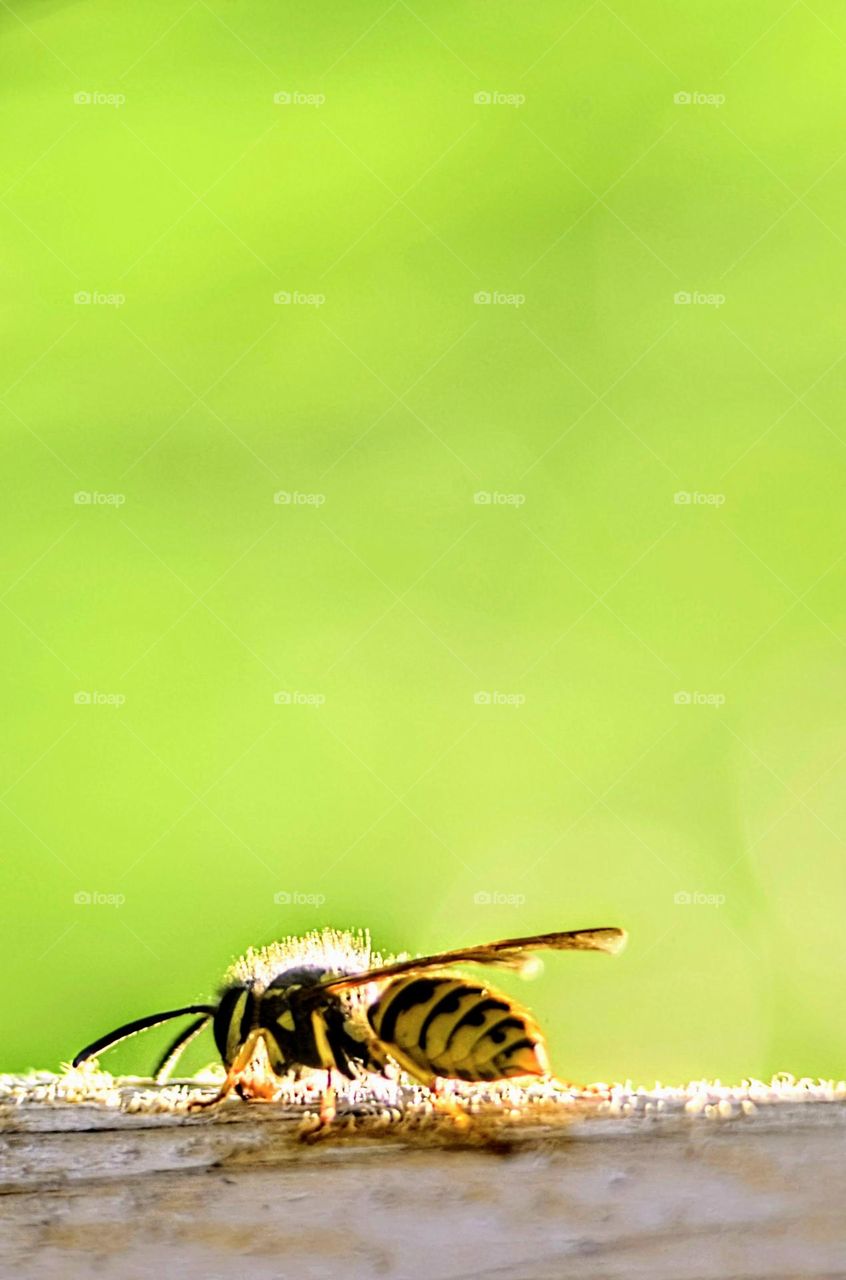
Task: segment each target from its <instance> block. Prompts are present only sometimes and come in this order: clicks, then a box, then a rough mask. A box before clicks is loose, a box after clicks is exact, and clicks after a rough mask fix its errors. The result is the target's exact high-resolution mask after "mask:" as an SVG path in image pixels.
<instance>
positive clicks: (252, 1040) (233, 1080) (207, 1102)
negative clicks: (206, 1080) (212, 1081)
mask: <svg viewBox="0 0 846 1280" xmlns="http://www.w3.org/2000/svg"><path fill="white" fill-rule="evenodd" d="M263 1034H264V1033H263V1032H262V1031H261V1029H259V1030H257V1031H251V1032H250V1034H249V1036H248V1037H247V1039H246V1040H245V1041H244V1043H243V1045H242V1046H241V1048H240V1049H239V1050H238V1053H237V1055H236V1057H235V1061H234V1062H233V1063H232V1066H231V1067H230V1068H229V1070H228V1071H227V1073H226V1079H225V1080H224V1082H223V1084H222V1085H221V1086H220V1088H219V1089H218V1091H217V1093H216V1094H215V1095H214V1097H213V1098H198V1099H196V1101H192V1102H189V1103H188V1110H189V1111H205V1110H206V1108H207V1107H216V1106H217V1105H218V1103H220V1102H223V1100H224V1099H225V1098H228V1096H229V1094H230V1093H231V1092H232V1090H233V1089H234V1088H235V1086H236V1085H237V1084H238V1083H239V1081H240V1078H241V1076H242V1074H243V1073H244V1071H246V1069H247V1067H248V1066H249V1065H250V1063H251V1062H252V1060H253V1056H254V1054H255V1051H256V1045H257V1044H258V1041H259V1040H260V1039H261V1038H262V1036H263Z"/></svg>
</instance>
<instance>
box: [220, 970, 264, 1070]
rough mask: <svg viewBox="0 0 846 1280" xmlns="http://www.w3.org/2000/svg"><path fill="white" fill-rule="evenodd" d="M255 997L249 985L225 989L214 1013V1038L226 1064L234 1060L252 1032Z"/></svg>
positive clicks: (228, 1064)
mask: <svg viewBox="0 0 846 1280" xmlns="http://www.w3.org/2000/svg"><path fill="white" fill-rule="evenodd" d="M253 1003H254V998H253V995H252V993H251V992H250V991H249V990H248V988H247V987H244V986H238V987H229V988H228V989H227V990H226V991H224V993H223V995H222V996H221V999H220V1004H219V1005H218V1007H217V1013H216V1014H215V1015H214V1039H215V1044H216V1045H217V1051H218V1053H219V1054H220V1056H221V1058H222V1059H223V1061H224V1063H225V1064H226V1066H227V1067H228V1066H230V1064H231V1063H232V1062H233V1061H234V1059H235V1055H236V1053H237V1052H238V1048H239V1046H240V1045H242V1044H243V1043H244V1041H245V1040H246V1038H247V1036H248V1035H249V1033H250V1030H251V1028H252V1022H253Z"/></svg>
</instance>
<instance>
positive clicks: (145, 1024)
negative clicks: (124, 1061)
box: [71, 1004, 216, 1067]
mask: <svg viewBox="0 0 846 1280" xmlns="http://www.w3.org/2000/svg"><path fill="white" fill-rule="evenodd" d="M215 1011H216V1006H215V1005H212V1004H186V1005H185V1007H184V1008H182V1009H168V1010H166V1011H165V1012H164V1013H151V1014H149V1015H148V1016H147V1017H146V1018H136V1019H135V1021H134V1022H126V1023H124V1025H123V1026H122V1027H116V1028H115V1030H114V1031H110V1032H109V1033H108V1035H105V1036H101V1037H100V1039H99V1040H95V1041H93V1043H92V1044H89V1045H86V1046H85V1048H84V1049H80V1051H79V1053H78V1054H77V1055H76V1057H75V1058H74V1060H73V1062H72V1063H71V1066H74V1067H79V1066H81V1065H82V1063H83V1062H87V1061H88V1059H89V1058H96V1057H97V1055H98V1054H99V1053H102V1051H103V1050H104V1049H111V1047H112V1045H113V1044H120V1042H121V1040H128V1039H129V1037H130V1036H134V1035H137V1034H138V1032H139V1031H146V1030H147V1029H148V1028H149V1027H157V1026H158V1025H159V1023H161V1022H169V1021H170V1020H171V1018H181V1017H182V1016H183V1014H186V1013H203V1014H205V1015H206V1016H207V1017H211V1016H212V1014H213V1013H215Z"/></svg>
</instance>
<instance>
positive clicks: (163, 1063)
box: [153, 1013, 211, 1084]
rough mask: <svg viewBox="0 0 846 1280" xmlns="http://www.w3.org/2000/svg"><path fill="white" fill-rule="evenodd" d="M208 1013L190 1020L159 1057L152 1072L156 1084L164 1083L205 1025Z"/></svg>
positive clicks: (209, 1015)
mask: <svg viewBox="0 0 846 1280" xmlns="http://www.w3.org/2000/svg"><path fill="white" fill-rule="evenodd" d="M210 1017H211V1014H210V1013H204V1014H202V1015H201V1016H200V1017H199V1018H198V1019H197V1020H196V1022H191V1023H189V1024H188V1026H187V1027H186V1028H185V1030H184V1031H180V1033H179V1035H178V1036H177V1037H176V1039H175V1040H173V1041H172V1042H171V1044H170V1046H169V1047H168V1048H167V1049H166V1050H165V1052H164V1053H163V1054H162V1056H161V1058H160V1059H159V1062H158V1065H157V1067H156V1069H155V1071H154V1072H153V1079H154V1080H155V1082H156V1084H164V1082H165V1080H167V1078H168V1076H169V1075H170V1073H171V1071H172V1070H173V1068H174V1067H175V1066H176V1064H177V1062H178V1061H179V1059H180V1058H181V1057H182V1054H183V1053H184V1052H185V1050H186V1049H187V1048H188V1046H189V1044H190V1043H191V1041H192V1040H193V1039H194V1037H195V1036H198V1035H199V1034H200V1032H201V1031H202V1030H203V1028H204V1027H205V1026H206V1024H207V1022H208V1020H209V1018H210Z"/></svg>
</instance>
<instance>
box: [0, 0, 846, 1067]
mask: <svg viewBox="0 0 846 1280" xmlns="http://www.w3.org/2000/svg"><path fill="white" fill-rule="evenodd" d="M0 54H2V66H3V83H4V86H5V88H4V90H3V95H2V112H3V121H4V136H5V140H6V141H5V146H4V147H3V151H2V160H0V166H2V167H1V168H0V187H2V193H3V194H2V200H0V225H2V246H3V247H2V250H1V251H0V253H2V272H3V289H2V308H3V318H2V352H3V356H2V360H3V366H4V368H3V375H2V392H3V394H2V402H0V414H1V415H2V450H3V469H2V476H3V502H2V521H3V526H4V528H3V536H2V581H1V582H0V587H1V588H2V600H3V605H4V608H3V609H2V610H0V628H1V629H2V643H3V647H4V652H5V661H4V663H3V685H4V689H3V707H4V712H5V715H4V721H5V731H4V733H3V735H2V752H3V763H4V770H3V773H4V778H5V782H4V786H3V790H4V794H3V798H2V806H0V831H2V850H3V857H2V883H1V884H0V891H2V900H3V907H4V910H3V919H4V934H5V946H4V959H3V973H4V981H3V990H4V999H5V1002H6V1008H5V1011H4V1017H3V1026H4V1040H5V1051H4V1056H3V1062H2V1064H0V1065H2V1067H3V1069H5V1070H17V1069H22V1068H26V1067H28V1066H30V1065H35V1066H54V1065H56V1064H57V1063H58V1062H59V1061H60V1060H62V1059H67V1058H68V1057H70V1056H71V1055H72V1054H73V1052H74V1051H75V1050H76V1049H78V1048H79V1047H80V1045H81V1044H83V1043H84V1042H85V1041H87V1040H88V1039H91V1038H93V1037H94V1036H95V1035H97V1034H98V1033H100V1032H103V1031H105V1030H107V1029H108V1028H109V1027H110V1026H113V1025H115V1024H117V1023H119V1022H121V1021H123V1020H125V1019H127V1018H130V1017H133V1016H137V1015H140V1014H143V1013H147V1012H150V1011H153V1010H155V1009H157V1008H161V1007H168V1006H172V1005H174V1004H177V1003H181V1002H183V1001H186V1000H192V999H196V998H198V997H203V996H204V995H207V994H209V993H211V992H212V991H214V989H215V987H216V985H217V982H218V980H219V977H220V975H221V974H222V972H223V970H224V969H225V968H226V966H227V964H228V963H229V961H230V960H231V958H232V957H233V956H234V955H236V954H237V953H239V952H240V951H241V950H243V949H244V948H245V947H246V946H247V945H249V944H259V943H263V942H267V941H269V940H270V939H272V938H274V937H278V936H280V935H284V934H287V933H297V932H301V931H303V930H305V929H307V928H310V927H314V926H317V925H322V924H325V923H328V924H335V925H359V924H360V925H369V927H370V928H371V930H372V931H373V933H374V935H375V938H376V940H377V942H378V943H380V944H382V945H383V946H384V947H385V948H386V949H396V950H401V949H407V950H411V951H425V950H431V949H435V948H441V947H443V946H454V945H458V944H461V943H471V942H478V941H481V940H487V939H492V938H496V937H501V936H507V935H510V934H519V933H530V932H535V931H539V930H540V931H545V930H551V929H557V928H567V927H575V926H590V925H604V924H621V925H625V926H626V927H628V929H629V930H630V932H631V942H630V946H629V949H628V951H627V952H626V953H625V954H624V955H623V956H622V957H621V958H620V959H618V960H616V961H613V962H612V961H609V960H607V959H605V958H604V957H597V956H560V957H552V958H551V959H549V960H548V961H547V963H546V966H545V969H544V973H543V975H542V976H541V977H539V978H537V979H536V980H535V982H534V983H533V984H532V985H531V986H524V985H523V984H521V983H520V982H519V980H516V979H515V980H514V981H513V982H509V981H508V980H507V979H505V980H503V985H505V986H508V987H509V989H511V990H513V991H515V992H519V993H520V994H521V995H522V996H523V997H524V998H526V999H527V1000H528V1001H529V1002H530V1003H531V1005H532V1007H533V1008H534V1009H535V1011H536V1013H537V1014H538V1016H539V1017H540V1019H541V1020H542V1022H543V1023H544V1025H546V1026H547V1027H548V1028H549V1033H550V1040H551V1048H552V1053H553V1060H554V1063H555V1065H556V1067H557V1069H558V1071H559V1073H560V1074H561V1075H562V1076H565V1077H567V1076H569V1077H570V1078H575V1079H584V1080H594V1079H609V1078H612V1079H619V1078H625V1077H627V1076H629V1077H632V1078H635V1079H636V1080H640V1081H646V1082H651V1081H652V1080H653V1079H655V1078H656V1077H659V1078H661V1079H663V1080H665V1081H668V1082H675V1081H680V1080H683V1079H686V1078H690V1077H699V1076H721V1077H722V1078H723V1079H730V1078H740V1077H742V1076H744V1075H748V1074H755V1075H759V1076H767V1075H768V1074H769V1073H771V1072H773V1071H775V1070H778V1069H789V1070H792V1071H795V1072H797V1073H811V1074H822V1075H832V1074H833V1075H842V1072H843V1069H844V1068H843V1061H844V1050H846V1031H844V1029H843V1023H842V1019H841V1017H840V1009H841V1007H842V1003H843V997H844V993H846V983H844V976H843V961H844V956H846V944H844V928H843V916H844V905H846V860H844V839H843V836H844V801H843V788H842V777H843V772H844V753H846V733H844V717H843V696H844V667H843V640H842V639H841V638H840V634H838V633H840V632H841V631H842V628H841V624H842V621H843V614H844V593H843V584H844V572H845V571H846V567H845V565H844V560H843V559H842V557H843V554H844V550H843V532H844V528H843V526H844V502H843V480H844V467H843V463H844V439H843V436H842V431H843V410H842V404H843V396H844V390H846V361H845V360H844V358H843V357H844V320H846V301H845V300H846V287H844V285H846V255H844V248H846V241H845V240H844V213H846V163H844V150H843V148H844V141H843V129H842V121H843V118H844V110H846V76H844V67H846V13H844V10H843V6H842V4H839V3H835V2H834V0H813V3H812V4H811V3H805V2H804V0H801V2H800V3H798V4H794V5H792V6H790V7H783V6H782V4H781V3H779V4H771V3H762V2H760V0H755V2H751V3H748V4H745V5H743V6H739V5H737V4H736V3H729V0H721V2H716V0H714V2H711V3H703V2H699V3H696V2H694V3H691V4H685V5H684V6H679V5H677V4H674V3H672V2H671V0H637V2H635V0H614V3H613V4H606V3H604V0H597V2H595V3H591V2H590V0H572V2H571V0H557V2H556V3H546V2H540V3H535V4H532V5H518V4H515V3H514V2H513V0H511V2H507V0H496V2H493V3H491V2H490V0H486V2H485V3H481V2H480V0H478V2H476V0H474V2H470V0H459V2H458V3H456V2H455V0H450V2H449V3H447V0H415V2H414V3H413V4H407V3H405V0H396V2H395V3H387V2H386V0H378V3H377V2H376V0H358V3H356V4H355V5H334V6H331V7H324V6H321V7H319V8H315V7H312V6H304V5H294V4H289V3H280V2H279V0H250V2H249V3H245V2H240V0H239V2H235V0H196V2H195V3H192V4H189V5H188V6H187V7H185V8H183V6H182V5H181V4H179V5H176V6H174V5H173V4H172V3H169V2H168V3H165V0H142V2H141V3H138V4H136V5H134V6H132V7H125V6H120V7H118V8H115V6H114V5H112V4H109V3H107V2H106V0H99V2H94V0H81V2H79V3H59V2H49V0H31V2H29V3H24V0H17V3H13V4H11V5H5V4H4V6H3V11H2V15H0ZM679 94H681V95H688V97H689V99H690V100H682V101H676V95H679ZM279 95H282V97H283V100H282V101H274V98H275V97H278V96H279ZM479 95H481V97H482V100H481V101H479V100H477V98H478V96H479ZM80 96H81V98H82V100H81V101H78V100H76V99H77V98H79V97H80ZM479 294H482V295H486V296H488V297H489V298H490V300H489V301H478V300H477V296H478V295H479ZM679 294H681V295H684V296H686V297H689V298H690V300H689V301H686V302H685V301H677V300H676V299H677V295H679ZM79 295H83V300H79ZM85 297H87V298H88V299H89V300H88V301H87V302H86V301H85V300H84V298H85ZM277 298H278V299H279V300H275V299H277ZM678 494H681V495H682V497H683V498H684V497H685V496H688V497H690V498H691V500H690V501H684V500H682V501H677V500H676V495H678ZM78 495H82V499H81V500H80V498H79V497H78ZM275 495H283V500H281V501H274V497H275ZM290 495H296V496H295V497H293V498H292V499H291V500H289V501H285V500H284V497H285V496H289V497H290ZM477 495H481V496H482V499H483V500H479V499H478V497H477ZM485 498H487V499H488V500H487V501H486V500H484V499H485ZM86 499H87V500H86ZM86 895H88V899H89V900H85V896H86ZM80 896H81V897H82V899H83V900H82V901H79V900H78V899H79V898H80ZM109 899H111V900H109ZM169 1030H170V1029H168V1031H169ZM157 1035H158V1033H152V1034H151V1036H150V1037H149V1038H148V1040H147V1041H146V1042H145V1043H141V1042H140V1041H136V1042H135V1043H134V1044H133V1045H131V1046H124V1047H122V1048H121V1049H120V1050H119V1051H117V1052H116V1053H115V1054H114V1055H113V1057H111V1058H110V1059H108V1060H104V1062H105V1061H107V1062H108V1063H109V1065H111V1066H112V1067H114V1068H123V1069H127V1070H136V1071H140V1072H143V1071H144V1070H146V1069H148V1068H149V1066H150V1065H151V1063H152V1061H153V1059H154V1055H155V1050H156V1048H157V1047H158V1044H159V1042H160V1041H161V1039H162V1038H163V1035H159V1036H158V1040H157V1039H156V1036H157ZM192 1052H193V1051H192ZM212 1056H213V1054H212V1050H211V1047H210V1041H208V1042H206V1046H205V1048H198V1050H197V1052H196V1053H193V1056H192V1058H191V1060H190V1061H191V1064H193V1065H197V1064H198V1063H202V1062H203V1061H207V1060H210V1058H211V1057H212Z"/></svg>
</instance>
